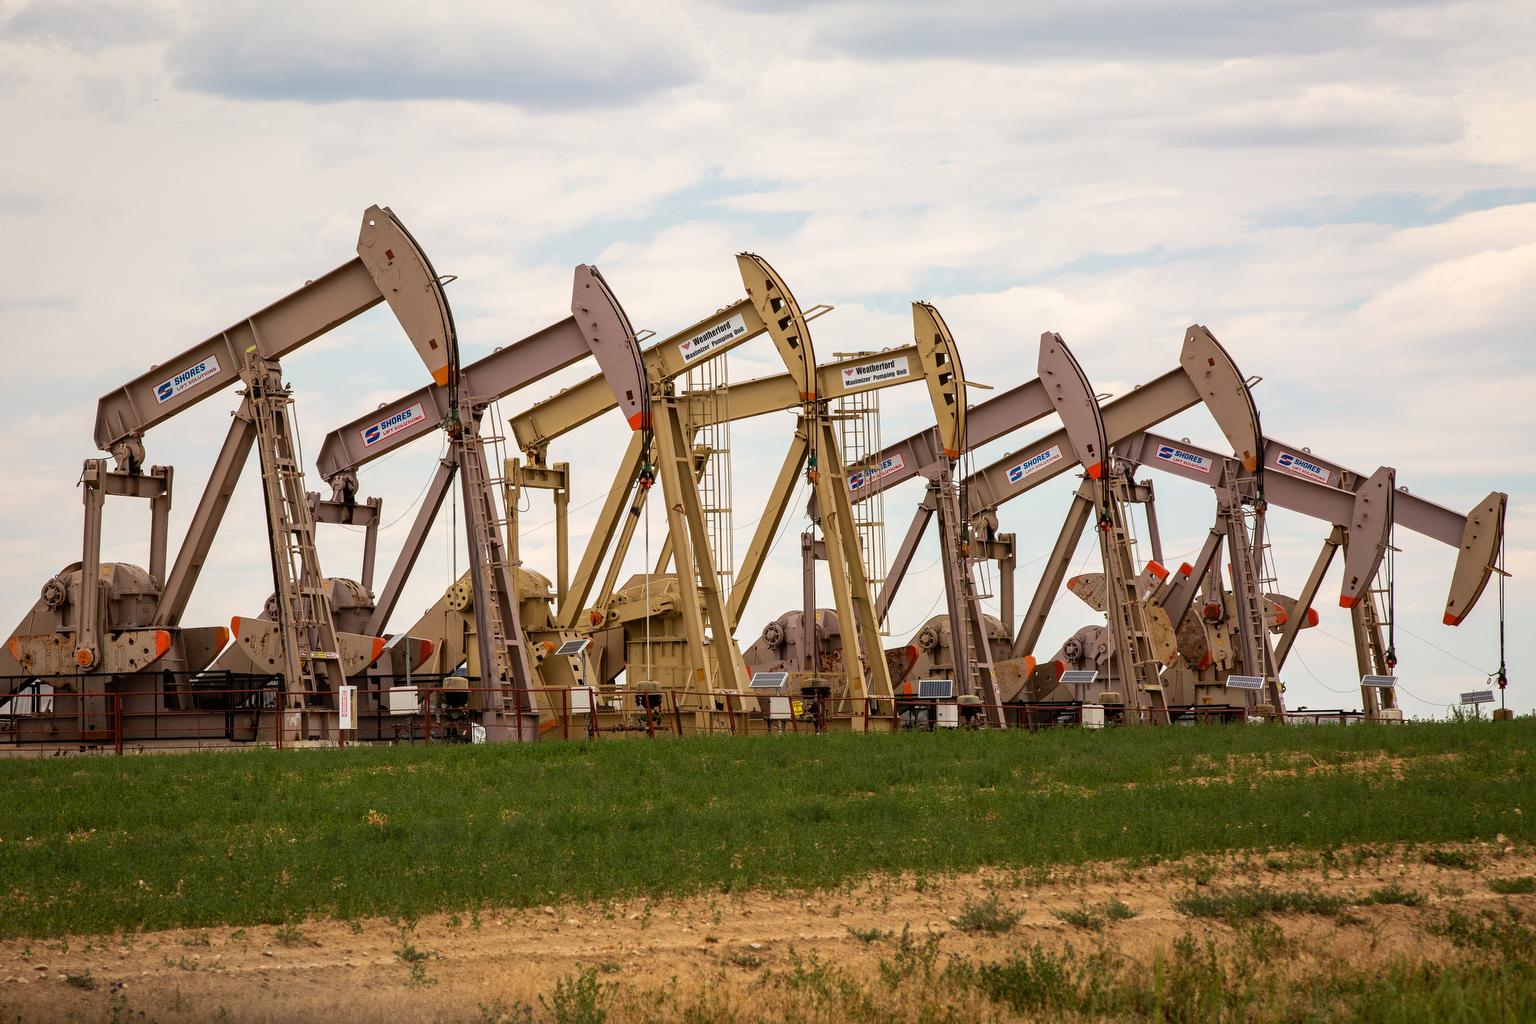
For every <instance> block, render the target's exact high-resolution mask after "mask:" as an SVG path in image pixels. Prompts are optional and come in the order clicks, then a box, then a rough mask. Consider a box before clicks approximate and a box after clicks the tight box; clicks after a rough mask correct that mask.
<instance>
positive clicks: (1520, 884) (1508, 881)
mask: <svg viewBox="0 0 1536 1024" xmlns="http://www.w3.org/2000/svg"><path fill="white" fill-rule="evenodd" d="M1488 888H1489V889H1491V890H1493V891H1494V892H1496V893H1499V894H1500V895H1503V896H1524V895H1527V894H1529V893H1533V892H1536V878H1532V877H1531V876H1530V875H1521V876H1520V877H1519V878H1490V879H1489V880H1488Z"/></svg>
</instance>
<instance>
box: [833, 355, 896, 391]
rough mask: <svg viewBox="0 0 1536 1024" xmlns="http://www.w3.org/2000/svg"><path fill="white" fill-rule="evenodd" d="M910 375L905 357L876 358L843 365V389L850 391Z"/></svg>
mask: <svg viewBox="0 0 1536 1024" xmlns="http://www.w3.org/2000/svg"><path fill="white" fill-rule="evenodd" d="M910 376H912V367H911V366H909V365H908V364H907V360H906V358H905V357H900V356H898V357H893V358H891V359H877V360H875V361H874V362H872V363H862V364H860V365H859V366H848V367H844V369H843V389H844V390H846V391H852V390H854V389H855V388H867V387H869V386H870V385H871V384H883V383H885V382H886V381H891V380H901V379H903V378H905V377H910Z"/></svg>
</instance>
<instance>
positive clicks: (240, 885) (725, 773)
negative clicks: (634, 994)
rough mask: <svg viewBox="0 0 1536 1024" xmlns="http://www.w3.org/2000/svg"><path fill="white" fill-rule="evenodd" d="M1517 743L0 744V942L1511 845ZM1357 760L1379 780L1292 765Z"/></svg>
mask: <svg viewBox="0 0 1536 1024" xmlns="http://www.w3.org/2000/svg"><path fill="white" fill-rule="evenodd" d="M1533 741H1536V721H1533V720H1531V719H1520V720H1517V721H1514V722H1505V723H1498V724H1492V723H1487V722H1483V723H1462V724H1433V725H1430V724H1423V725H1420V724H1410V725H1404V726H1402V727H1392V728H1372V727H1365V726H1362V727H1354V728H1348V729H1340V728H1337V727H1328V726H1314V727H1290V728H1277V727H1268V726H1245V727H1230V728H1214V727H1213V728H1206V729H1143V730H1105V731H1102V732H1100V731H1093V732H1089V731H1076V730H1072V731H1060V732H1053V733H1048V734H1040V735H1020V734H1017V733H991V732H984V731H983V732H975V733H972V732H960V733H953V734H948V733H939V734H927V733H923V734H903V735H899V736H858V735H832V736H820V737H817V736H782V737H765V738H761V739H753V740H733V739H729V738H719V739H709V738H699V739H694V740H687V741H657V742H646V741H642V740H636V741H629V742H610V743H598V744H593V745H586V744H577V743H570V744H555V743H551V744H547V745H540V746H529V747H519V746H475V747H470V746H435V747H432V748H430V749H424V748H414V749H413V748H393V749H390V748H350V749H346V750H313V751H281V752H279V751H251V752H246V753H242V754H228V753H209V754H191V755H179V756H165V757H149V756H144V757H127V758H115V759H114V758H90V759H86V758H73V759H65V758H59V759H49V760H42V761H3V762H0V794H3V796H0V876H3V878H4V881H3V882H0V899H3V901H4V904H5V906H6V913H5V914H4V915H0V936H13V935H29V936H45V935H55V934H61V933H68V932H79V933H93V932H96V933H99V932H107V931H119V930H133V929H154V928H163V927H172V926H186V927H205V926H212V925H220V924H229V925H287V926H288V927H292V925H289V924H287V923H288V922H295V921H302V920H303V918H305V917H306V916H310V915H334V916H338V917H342V918H355V917H362V916H397V917H402V918H404V917H409V916H413V915H419V914H423V913H429V912H434V911H449V910H451V911H473V910H474V909H476V908H479V907H485V906H492V905H496V906H534V905H541V904H545V903H551V902H557V901H561V900H564V899H588V898H592V899H606V898H612V897H624V896H637V895H647V896H649V895H659V894H685V893H689V892H696V891H701V890H709V891H715V892H721V891H731V890H737V889H741V888H745V887H767V888H771V889H780V890H782V889H786V888H795V889H816V888H824V887H829V886H834V885H837V884H839V883H841V882H844V881H847V880H850V879H852V878H855V877H859V876H862V875H865V874H867V873H869V872H872V871H913V872H916V873H917V874H918V875H919V877H921V876H922V875H923V874H924V873H932V872H944V871H949V870H961V869H967V868H972V867H976V866H979V865H998V866H1018V867H1024V866H1033V865H1044V864H1053V863H1077V862H1082V861H1087V860H1100V859H1106V858H1122V857H1123V858H1132V859H1136V860H1140V861H1143V862H1148V861H1155V860H1158V859H1163V858H1171V857H1179V856H1184V855H1188V854H1199V853H1214V852H1219V851H1222V850H1228V849H1239V850H1241V849H1256V850H1266V849H1273V848H1289V847H1298V848H1308V849H1319V850H1327V849H1331V848H1334V847H1338V846H1342V845H1348V844H1361V843H1390V842H1398V841H1405V842H1417V843H1454V842H1459V841H1466V840H1474V839H1485V838H1492V837H1493V836H1495V835H1497V834H1499V833H1502V834H1504V835H1505V836H1508V837H1511V838H1514V839H1517V840H1523V841H1530V840H1532V839H1536V772H1532V771H1531V770H1530V767H1531V765H1530V760H1531V759H1530V756H1529V753H1528V751H1529V749H1530V748H1531V746H1532V745H1533ZM1378 754H1380V755H1384V757H1385V758H1392V759H1397V760H1398V761H1399V762H1400V765H1401V774H1402V776H1403V777H1402V778H1397V777H1395V773H1394V770H1393V767H1392V765H1390V764H1388V763H1387V762H1386V761H1385V760H1381V761H1379V762H1377V761H1366V762H1364V765H1365V766H1364V767H1360V766H1359V765H1356V766H1354V767H1351V768H1349V769H1348V770H1342V771H1328V770H1323V771H1316V772H1312V773H1311V774H1306V773H1302V774H1297V772H1296V769H1297V768H1304V769H1309V768H1312V767H1313V766H1314V765H1318V766H1321V767H1322V768H1324V769H1327V768H1328V767H1329V766H1330V765H1340V764H1344V763H1346V762H1360V760H1361V758H1362V757H1365V758H1372V757H1376V756H1377V755H1378ZM1445 754H1454V755H1455V756H1454V757H1452V758H1446V757H1443V756H1441V755H1445ZM1229 759H1235V760H1229ZM1194 780H1199V781H1198V784H1192V783H1194ZM1187 783H1189V784H1187ZM1522 808H1523V809H1524V812H1525V813H1522Z"/></svg>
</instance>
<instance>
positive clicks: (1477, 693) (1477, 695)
mask: <svg viewBox="0 0 1536 1024" xmlns="http://www.w3.org/2000/svg"><path fill="white" fill-rule="evenodd" d="M1461 702H1462V703H1463V704H1492V703H1493V691H1492V690H1472V691H1470V692H1468V693H1464V694H1462V695H1461Z"/></svg>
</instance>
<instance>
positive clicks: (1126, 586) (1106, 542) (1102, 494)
mask: <svg viewBox="0 0 1536 1024" xmlns="http://www.w3.org/2000/svg"><path fill="white" fill-rule="evenodd" d="M1127 487H1128V485H1127V482H1126V480H1125V478H1124V477H1123V476H1122V475H1121V474H1120V473H1119V472H1117V471H1115V470H1114V469H1113V468H1110V469H1108V470H1107V471H1106V473H1105V478H1104V479H1101V480H1099V481H1098V491H1099V499H1100V500H1099V503H1098V504H1099V509H1100V511H1101V513H1102V514H1103V515H1104V516H1105V519H1104V520H1103V521H1101V523H1100V524H1099V551H1100V553H1101V554H1102V556H1103V560H1104V583H1105V597H1106V602H1105V603H1106V605H1107V607H1106V608H1105V611H1106V612H1107V613H1108V619H1109V630H1110V639H1111V641H1112V643H1113V650H1114V656H1115V660H1116V668H1117V670H1118V671H1117V675H1118V677H1119V680H1120V684H1121V685H1122V686H1126V685H1130V686H1134V687H1135V689H1136V692H1137V693H1138V694H1145V698H1141V697H1138V698H1137V700H1136V702H1135V703H1136V706H1137V707H1138V708H1139V707H1140V706H1141V705H1142V703H1143V699H1144V700H1145V702H1146V703H1148V704H1150V705H1151V708H1152V711H1153V721H1154V722H1156V721H1158V719H1159V716H1161V720H1162V721H1163V722H1166V721H1167V720H1168V704H1167V701H1166V700H1165V699H1164V697H1163V685H1162V682H1161V680H1160V678H1159V674H1160V671H1161V668H1162V663H1161V662H1160V661H1158V659H1157V657H1156V655H1155V654H1154V653H1153V650H1152V637H1151V633H1150V630H1149V628H1148V626H1147V615H1146V609H1145V607H1143V605H1142V603H1141V597H1140V595H1139V594H1138V593H1137V588H1136V576H1137V573H1136V566H1135V559H1134V556H1133V554H1132V541H1131V537H1130V532H1129V530H1128V529H1127V527H1126V522H1125V502H1126V500H1127V498H1128V497H1129V495H1128V494H1127V493H1126V492H1127ZM1129 696H1130V695H1129V694H1127V697H1129ZM1138 721H1139V719H1138Z"/></svg>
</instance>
